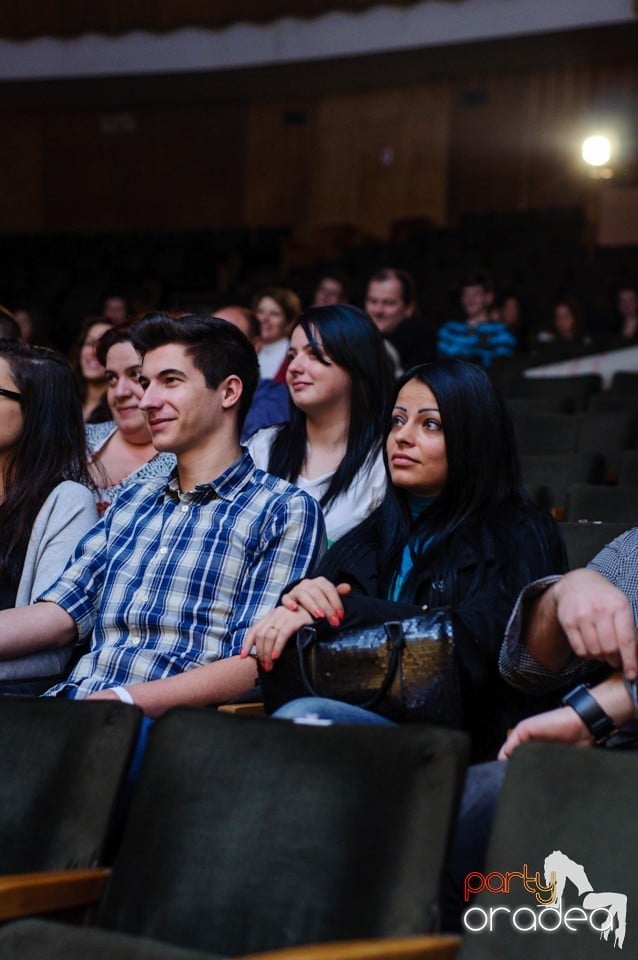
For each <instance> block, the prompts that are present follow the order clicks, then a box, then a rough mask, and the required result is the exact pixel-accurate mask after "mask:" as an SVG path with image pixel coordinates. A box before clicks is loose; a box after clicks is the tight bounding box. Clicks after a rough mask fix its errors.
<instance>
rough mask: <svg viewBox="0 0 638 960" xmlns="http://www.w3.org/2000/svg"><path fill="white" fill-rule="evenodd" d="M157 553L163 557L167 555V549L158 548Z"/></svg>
mask: <svg viewBox="0 0 638 960" xmlns="http://www.w3.org/2000/svg"><path fill="white" fill-rule="evenodd" d="M158 553H161V555H162V556H164V554H165V553H168V547H160V548H159V550H158Z"/></svg>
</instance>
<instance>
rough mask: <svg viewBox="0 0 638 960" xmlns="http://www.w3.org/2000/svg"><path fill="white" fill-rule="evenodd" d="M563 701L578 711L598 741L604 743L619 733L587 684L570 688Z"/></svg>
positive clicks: (565, 704)
mask: <svg viewBox="0 0 638 960" xmlns="http://www.w3.org/2000/svg"><path fill="white" fill-rule="evenodd" d="M561 702H562V703H563V705H564V706H566V707H571V708H572V710H575V711H576V713H577V714H578V716H579V717H580V719H581V720H582V721H583V723H584V724H585V726H586V727H587V729H588V730H589V732H590V733H591V735H592V737H593V738H594V740H595V741H596V743H604V742H605V740H607V739H608V738H609V737H611V736H612V734H614V733H618V728H617V727H616V724H615V723H614V721H613V720H612V719H611V717H610V716H609V715H608V714H606V713H605V711H604V710H603V708H602V707H601V705H600V704H599V703H598V701H597V700H596V699H595V698H594V697H592V695H591V693H590V692H589V689H588V688H587V686H586V684H584V683H581V684H580V686H578V687H575V688H574V689H573V690H570V692H569V693H568V694H566V695H565V696H564V697H563V699H562V701H561Z"/></svg>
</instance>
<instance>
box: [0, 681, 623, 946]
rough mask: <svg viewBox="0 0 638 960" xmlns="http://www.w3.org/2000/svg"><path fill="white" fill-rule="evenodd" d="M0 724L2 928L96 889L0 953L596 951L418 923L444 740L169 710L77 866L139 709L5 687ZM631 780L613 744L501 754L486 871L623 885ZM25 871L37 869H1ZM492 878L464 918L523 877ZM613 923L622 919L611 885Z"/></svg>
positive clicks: (122, 764) (4, 938) (588, 939)
mask: <svg viewBox="0 0 638 960" xmlns="http://www.w3.org/2000/svg"><path fill="white" fill-rule="evenodd" d="M0 716H1V717H2V720H3V722H4V724H5V726H4V737H3V744H2V747H1V748H0V765H1V767H2V769H1V770H0V774H1V776H0V785H1V786H0V791H2V801H3V802H2V804H1V805H0V832H1V838H0V840H1V842H0V864H1V869H2V870H3V871H4V872H5V874H6V873H7V872H9V873H13V874H14V876H6V875H5V876H4V877H3V878H1V879H0V917H1V919H3V920H5V921H6V920H7V919H9V918H11V917H16V916H22V917H24V916H27V915H33V914H39V915H43V914H46V913H48V912H50V911H51V910H52V909H57V910H59V909H60V908H63V907H66V908H68V907H71V906H75V907H79V906H83V905H85V904H87V903H89V902H95V901H97V912H96V915H95V924H94V925H93V926H86V925H83V926H77V925H76V926H62V925H61V924H60V922H57V921H56V922H52V921H43V920H18V921H17V922H15V923H11V924H6V925H5V926H4V927H3V928H2V930H0V956H2V957H3V958H16V960H17V958H24V957H38V960H61V958H64V960H80V958H82V960H84V958H85V960H95V958H100V957H104V958H107V957H108V958H109V960H119V958H121V960H125V958H126V960H197V958H199V960H205V958H206V957H208V958H211V957H239V956H242V957H246V956H250V957H251V960H257V958H256V956H255V955H256V954H257V953H262V952H263V951H271V952H269V953H268V954H267V955H266V956H267V957H268V960H275V958H281V960H285V958H288V960H328V958H333V960H337V958H342V960H408V958H414V960H420V958H423V960H425V958H429V960H452V958H453V957H455V956H457V955H459V954H458V951H459V946H460V957H461V958H463V960H481V958H484V957H492V958H495V960H498V958H503V960H505V958H508V960H509V958H512V957H514V956H522V955H523V954H524V955H525V957H526V958H529V960H540V958H541V957H542V958H545V957H548V956H550V955H551V956H572V955H574V953H573V950H574V947H576V948H577V954H578V956H579V957H580V958H582V960H589V958H594V957H598V956H602V953H600V952H597V951H599V950H600V940H599V938H598V936H594V935H593V934H592V932H591V931H590V930H586V929H581V930H580V931H579V932H578V936H577V937H576V939H577V940H578V943H577V944H575V943H574V934H573V933H571V934H570V933H568V932H566V931H564V930H559V931H553V935H552V936H551V938H550V940H549V942H548V939H547V938H548V934H547V933H545V932H544V931H543V930H539V931H538V932H537V933H536V934H531V933H526V934H525V935H524V936H523V938H522V939H521V934H520V933H519V932H517V930H516V929H515V928H514V927H513V926H512V925H511V924H509V923H508V922H507V921H505V922H500V923H499V927H498V931H495V932H494V933H491V932H490V931H486V930H485V929H483V935H481V936H479V935H478V933H466V934H465V936H464V938H463V940H462V942H461V941H460V940H459V938H456V937H451V936H450V937H443V936H436V935H435V931H436V929H437V921H438V891H439V883H440V876H441V871H442V866H443V864H444V861H445V857H446V853H447V850H448V839H449V836H450V831H451V827H452V824H453V822H454V819H455V815H456V811H457V805H458V797H459V792H460V787H461V783H462V779H463V775H464V770H465V765H466V762H467V756H468V743H467V739H466V737H465V735H463V734H461V733H459V732H457V731H452V730H442V729H437V728H432V727H425V726H420V725H410V726H404V727H402V728H385V727H372V726H363V727H359V726H352V727H342V726H328V727H315V726H310V727H309V726H305V725H296V724H290V723H285V722H282V721H278V722H275V721H270V720H267V719H259V720H258V719H255V718H242V717H237V716H235V717H232V716H228V715H222V714H220V713H217V712H215V711H212V710H192V709H177V710H173V711H171V712H169V713H168V714H167V715H165V716H164V717H163V718H161V719H160V720H159V721H158V722H157V723H156V724H155V725H154V727H153V729H152V731H151V734H150V738H149V745H148V749H147V753H146V756H145V759H144V762H143V766H142V771H141V775H140V778H139V781H138V782H137V784H136V785H135V787H134V790H133V797H132V801H131V803H130V807H129V808H128V810H127V813H126V818H125V823H124V829H123V832H122V835H121V839H120V840H119V842H118V843H117V849H116V852H115V854H114V858H113V862H112V865H111V866H110V867H104V866H98V867H96V868H94V869H89V868H90V867H92V866H93V865H94V864H96V863H97V864H103V863H104V858H105V854H106V851H107V850H108V849H109V847H111V848H112V846H113V843H114V839H113V823H114V820H115V819H116V817H115V814H116V812H117V809H118V797H119V798H120V799H121V793H122V786H123V785H124V783H125V772H126V769H127V765H128V762H129V759H130V755H131V751H132V749H133V746H134V743H135V739H136V736H137V731H138V728H139V723H140V714H139V711H138V710H137V709H136V708H134V707H128V706H126V705H125V704H119V703H110V702H103V703H73V702H66V701H33V700H24V701H22V700H8V699H5V700H4V701H0ZM635 792H636V767H635V761H634V759H633V757H632V755H631V754H626V753H622V752H610V751H604V750H576V749H574V748H571V747H561V746H556V745H549V744H530V745H526V746H525V747H522V748H521V749H520V750H519V751H517V752H516V753H515V755H514V758H513V759H512V760H511V761H510V762H509V764H508V770H507V776H506V779H505V786H504V790H503V793H502V797H501V802H500V805H499V809H498V813H497V817H496V824H495V828H494V832H493V837H492V842H491V844H490V850H489V853H488V866H487V869H486V874H487V873H491V874H492V876H498V875H499V874H500V875H502V876H504V872H506V871H520V870H522V869H523V868H524V864H527V865H529V867H525V870H527V869H529V871H530V873H531V874H532V875H533V874H534V872H535V871H539V876H542V868H543V860H544V858H545V857H546V856H547V855H548V854H550V853H551V852H552V851H554V852H556V851H559V850H560V851H562V852H563V853H564V854H565V855H566V856H568V857H569V858H571V860H570V862H575V865H581V870H583V871H584V870H585V869H586V870H587V876H588V877H590V878H591V880H592V881H593V883H594V885H595V886H594V889H595V890H605V891H610V890H611V891H614V890H615V891H628V890H629V891H632V890H633V889H634V886H635V883H634V880H635V878H634V872H635V861H636V855H637V854H638V829H635V828H634V827H632V822H633V821H632V818H631V817H630V818H629V819H628V818H627V816H626V814H627V811H628V810H631V809H632V807H633V800H634V797H635ZM24 871H38V873H37V874H35V875H34V874H33V873H32V874H31V875H30V876H26V877H25V876H24V875H19V876H15V874H23V872H24ZM43 871H53V873H52V874H51V873H44V872H43ZM495 871H496V872H498V873H496V872H495ZM514 876H515V877H516V876H518V877H519V878H520V877H521V873H520V872H518V873H515V874H514ZM478 881H480V875H478V876H476V877H473V878H472V883H471V888H472V889H473V890H478V889H480V883H479V882H478ZM497 886H498V885H493V887H492V890H491V891H490V890H486V892H485V893H484V894H481V895H480V896H479V898H478V899H477V900H476V906H477V907H478V908H479V909H482V910H485V911H488V910H489V908H490V906H495V905H501V906H505V905H508V906H509V905H510V904H511V905H512V908H513V907H515V906H516V901H517V899H519V900H520V897H521V896H523V897H524V896H525V893H524V891H523V887H522V885H521V884H518V885H514V887H513V889H512V891H510V892H511V893H512V894H513V898H512V897H509V898H506V899H505V898H504V897H503V890H502V889H501V890H498V889H497ZM16 890H18V892H17V893H16ZM570 895H573V896H576V894H575V893H574V892H573V891H571V893H570ZM528 900H529V896H528ZM532 906H533V907H534V906H536V903H535V901H534V900H533V899H532ZM501 912H502V911H501ZM532 912H535V911H532ZM479 916H480V915H479ZM472 926H473V928H474V929H476V928H477V924H474V923H473V924H472ZM626 927H627V929H628V930H629V931H630V935H631V936H633V931H635V930H636V929H638V899H637V898H635V897H633V896H631V895H630V897H629V906H628V914H627V918H626ZM397 938H398V939H397ZM605 939H607V938H605ZM353 940H354V941H356V942H352V941H353ZM335 941H336V942H335ZM308 944H310V945H314V946H307V945H308ZM621 946H622V943H621ZM282 950H283V953H282V952H281V951H282ZM272 951H276V952H272ZM548 951H549V952H548ZM552 951H553V952H552ZM629 953H630V955H632V953H631V951H630V952H629Z"/></svg>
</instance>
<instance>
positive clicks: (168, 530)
mask: <svg viewBox="0 0 638 960" xmlns="http://www.w3.org/2000/svg"><path fill="white" fill-rule="evenodd" d="M324 547H325V527H324V523H323V517H322V514H321V509H320V507H319V506H318V504H317V502H316V501H315V500H313V498H312V497H310V496H308V495H307V494H305V493H302V492H301V491H300V490H297V488H296V487H293V486H292V485H291V484H289V483H287V482H286V481H285V480H280V479H279V478H277V477H273V476H271V475H270V474H268V473H265V472H264V471H263V470H258V469H257V468H256V467H255V465H254V463H253V461H252V459H251V457H250V455H249V454H248V453H247V452H246V451H244V452H243V455H242V456H241V457H240V459H239V460H237V461H235V463H233V464H232V465H231V466H230V467H229V468H228V469H227V470H226V471H224V473H222V474H221V476H219V477H217V479H216V480H214V481H212V482H211V483H209V484H202V485H200V486H198V487H197V488H196V489H195V490H194V491H193V492H192V493H187V494H183V493H181V492H180V491H179V488H178V484H177V478H176V475H175V474H174V475H173V476H172V477H171V479H170V480H169V483H168V486H167V482H166V479H165V478H164V479H161V478H158V479H153V480H147V481H145V482H144V483H138V484H133V485H131V487H129V488H127V489H125V490H123V491H122V493H121V494H120V496H119V497H118V498H117V501H116V502H115V503H114V504H113V506H112V507H111V509H110V510H108V511H107V512H106V513H105V515H104V517H102V519H101V520H100V521H98V523H97V524H96V525H95V526H94V527H93V528H92V529H91V530H90V531H89V532H88V533H87V534H86V536H85V537H84V539H83V540H81V541H80V543H79V545H78V547H77V549H76V551H75V553H74V555H73V556H72V557H71V559H70V561H69V563H68V565H67V567H66V569H65V571H64V572H63V574H62V575H61V576H60V577H59V579H58V580H57V581H56V582H55V583H54V584H53V585H52V586H51V587H50V588H49V589H48V590H46V591H45V593H43V594H42V595H41V596H40V597H39V598H38V599H39V600H50V601H53V602H54V603H57V604H58V605H59V606H60V607H62V608H63V609H64V610H66V612H67V613H68V614H69V615H70V616H71V617H73V619H74V621H75V623H76V624H77V628H78V636H79V640H80V641H83V640H85V639H87V638H89V637H90V650H89V652H88V653H87V654H85V655H84V656H83V657H81V659H80V660H79V661H78V663H77V665H76V667H75V668H74V669H73V671H72V672H71V674H70V676H69V678H68V679H67V681H66V682H64V683H61V684H57V685H56V686H55V687H52V688H51V689H50V690H48V691H47V695H48V696H55V695H57V694H62V695H64V696H67V697H70V698H76V697H86V696H88V694H89V693H92V692H93V691H94V690H101V689H105V688H108V687H115V686H119V685H124V684H135V683H144V682H146V681H150V680H158V679H161V678H163V677H170V676H173V675H175V674H179V673H181V672H182V671H184V670H189V669H192V668H193V667H197V666H200V665H201V664H205V663H210V662H212V661H214V660H218V659H221V658H223V657H229V656H231V655H233V654H237V653H239V651H240V649H241V645H242V641H243V639H244V636H245V634H246V631H247V630H248V627H249V626H250V625H251V624H253V623H254V622H255V621H256V620H258V619H259V618H260V617H262V616H263V615H264V614H265V613H266V612H267V611H268V610H270V609H272V607H274V606H275V605H276V603H277V601H278V599H279V595H280V593H281V591H282V589H283V588H284V587H285V585H286V584H287V583H290V582H291V581H293V580H297V579H299V578H300V577H303V576H304V574H305V573H306V572H307V571H308V570H309V569H311V568H312V567H313V566H314V564H315V563H316V561H317V560H318V559H319V557H320V556H321V553H322V552H323V549H324ZM91 634H92V635H91Z"/></svg>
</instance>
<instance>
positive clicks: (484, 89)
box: [448, 75, 529, 220]
mask: <svg viewBox="0 0 638 960" xmlns="http://www.w3.org/2000/svg"><path fill="white" fill-rule="evenodd" d="M528 87H529V81H528V78H527V77H525V76H517V75H514V76H510V77H507V78H494V77H483V78H477V80H475V81H473V82H471V83H465V84H463V85H460V86H458V87H457V89H456V92H455V96H454V100H453V106H452V111H451V120H450V122H451V133H450V155H449V174H450V179H449V205H448V208H449V212H450V215H451V218H452V219H453V220H455V219H456V218H457V217H458V216H459V215H461V214H462V213H482V212H485V211H488V210H494V211H498V212H502V211H506V210H519V209H523V208H524V207H525V206H526V203H527V189H528V183H527V154H528V149H529V146H528V139H529V138H528V121H529V90H528Z"/></svg>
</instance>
